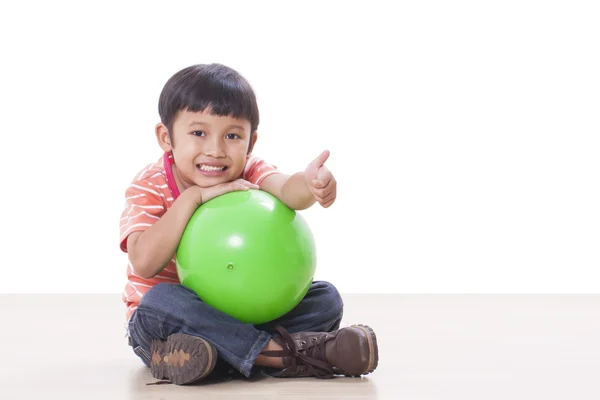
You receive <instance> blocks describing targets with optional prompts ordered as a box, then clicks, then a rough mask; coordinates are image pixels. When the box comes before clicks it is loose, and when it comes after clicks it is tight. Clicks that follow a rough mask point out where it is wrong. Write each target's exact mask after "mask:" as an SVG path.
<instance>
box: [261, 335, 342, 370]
mask: <svg viewBox="0 0 600 400" xmlns="http://www.w3.org/2000/svg"><path fill="white" fill-rule="evenodd" d="M275 331H276V332H277V333H279V335H280V337H281V340H282V343H280V345H281V347H283V350H282V351H276V350H274V351H269V352H264V353H263V354H264V355H272V356H276V357H288V356H289V357H290V358H291V366H290V367H289V368H290V369H291V371H292V373H295V372H296V371H297V370H298V367H299V366H301V365H303V366H306V367H307V368H308V370H309V371H310V373H311V374H313V375H314V376H315V377H317V378H321V379H325V378H333V376H334V374H335V371H334V370H333V367H332V366H330V365H329V364H327V363H326V362H325V361H323V360H325V343H327V341H328V340H324V336H323V337H321V338H319V339H317V340H316V341H313V342H312V343H311V344H310V346H309V347H308V348H307V349H306V351H305V353H306V354H302V353H301V352H300V351H298V349H297V348H296V344H295V343H294V339H292V336H291V335H290V334H289V333H288V331H286V330H285V329H284V328H283V327H282V326H276V327H275Z"/></svg>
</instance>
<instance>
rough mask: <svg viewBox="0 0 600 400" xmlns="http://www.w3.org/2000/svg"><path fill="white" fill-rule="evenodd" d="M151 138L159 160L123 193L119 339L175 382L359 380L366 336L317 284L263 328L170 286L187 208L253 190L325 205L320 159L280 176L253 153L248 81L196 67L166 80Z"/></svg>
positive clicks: (328, 186) (371, 362)
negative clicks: (228, 371) (261, 377)
mask: <svg viewBox="0 0 600 400" xmlns="http://www.w3.org/2000/svg"><path fill="white" fill-rule="evenodd" d="M159 114H160V118H161V122H160V123H159V124H158V125H157V126H156V138H157V140H158V144H159V145H160V147H161V149H162V150H163V152H164V154H163V156H162V157H161V158H160V159H159V160H158V161H156V162H155V163H153V164H150V165H148V166H147V167H146V168H144V169H143V170H141V171H140V173H139V174H138V175H137V176H136V177H135V178H134V179H133V181H132V183H131V185H130V186H129V188H128V189H127V190H126V196H125V197H126V207H125V210H124V211H123V214H122V215H121V222H120V247H121V249H122V250H123V251H125V252H127V253H128V259H129V264H128V267H127V278H128V282H127V285H126V287H125V291H124V294H123V300H124V302H125V303H126V305H127V313H126V316H127V318H128V323H127V327H128V332H129V343H130V345H131V346H132V347H133V351H134V352H135V354H137V355H138V356H139V357H140V358H141V359H142V361H143V362H144V364H146V365H147V366H149V367H150V369H151V372H152V375H153V376H154V377H155V378H157V379H164V380H167V381H169V382H172V383H174V384H187V383H192V382H196V381H198V380H200V379H203V378H205V377H207V376H208V375H209V374H211V373H212V372H213V370H214V372H215V373H216V371H217V370H220V368H217V369H216V370H215V366H217V365H219V366H220V367H222V366H224V367H230V366H231V367H232V368H233V369H234V370H237V371H239V373H241V374H242V375H243V376H245V377H249V376H251V375H252V374H253V373H254V372H255V371H256V370H257V369H258V368H259V367H263V370H264V371H265V372H266V373H268V374H270V375H272V376H278V377H297V376H315V377H318V378H331V377H333V376H334V375H335V374H345V375H349V376H360V375H362V374H368V373H370V372H372V371H373V370H374V369H375V368H376V366H377V362H378V349H377V340H376V337H375V333H374V332H373V330H372V329H371V328H369V327H367V326H363V325H356V326H351V327H346V328H342V329H339V325H340V321H341V318H342V313H343V310H342V308H343V304H342V299H341V297H340V295H339V293H338V291H337V290H336V288H335V287H334V286H333V285H331V284H330V283H328V282H322V281H321V282H313V284H312V286H311V288H310V290H309V291H308V293H307V294H306V296H305V297H304V299H303V300H302V301H301V302H300V304H299V305H298V306H296V307H295V308H294V309H293V310H292V311H290V312H289V313H288V314H286V315H284V316H283V317H281V318H278V319H277V320H275V321H272V322H270V323H267V324H262V325H257V326H254V325H252V324H244V323H242V322H240V321H238V320H236V319H234V318H232V317H230V316H228V315H226V314H224V313H222V312H220V311H218V310H216V309H214V308H212V307H210V306H208V305H206V304H204V303H203V302H202V299H200V298H198V296H196V294H195V293H194V292H193V291H191V290H189V289H187V288H185V287H184V286H182V285H180V284H179V279H178V277H177V272H176V267H175V253H176V250H177V246H178V243H179V240H180V239H181V235H182V234H183V231H184V229H185V227H186V225H187V223H188V221H189V218H190V217H191V216H192V214H193V213H194V211H195V210H196V209H197V208H198V207H199V206H200V205H201V204H203V203H205V202H207V201H209V200H210V199H212V198H214V197H217V196H220V195H222V194H225V193H227V192H230V191H234V190H248V189H260V190H264V191H266V192H269V193H271V194H272V195H274V196H276V197H277V198H279V199H280V200H281V201H282V202H283V203H285V204H286V205H287V206H288V207H290V208H292V209H295V210H303V209H306V208H308V207H310V206H312V205H313V204H314V203H315V202H318V203H319V204H320V205H321V206H323V207H329V206H330V205H331V204H333V202H334V201H335V198H336V180H335V178H334V177H333V175H332V173H331V171H329V169H328V168H327V167H326V166H325V165H324V163H325V161H326V160H327V158H328V156H329V153H328V152H327V151H324V152H323V153H322V154H321V155H319V157H317V158H316V159H315V160H314V161H312V162H311V163H310V164H309V165H308V167H307V168H306V170H305V171H302V172H298V173H296V174H294V175H291V176H288V175H285V174H283V173H281V172H279V171H278V170H277V169H276V167H274V166H273V165H270V164H268V163H266V162H265V161H263V160H261V159H259V158H256V157H254V156H252V149H253V148H254V145H255V144H256V140H257V132H256V131H257V128H258V123H259V113H258V107H257V104H256V98H255V95H254V92H253V90H252V88H251V86H250V84H249V83H248V82H247V81H246V80H245V79H244V78H243V77H242V76H240V75H239V74H238V73H237V72H236V71H234V70H232V69H231V68H228V67H226V66H223V65H219V64H211V65H195V66H191V67H188V68H185V69H183V70H181V71H179V72H178V73H176V74H175V75H173V76H172V77H171V78H170V79H169V80H168V81H167V83H166V84H165V86H164V88H163V90H162V92H161V95H160V99H159Z"/></svg>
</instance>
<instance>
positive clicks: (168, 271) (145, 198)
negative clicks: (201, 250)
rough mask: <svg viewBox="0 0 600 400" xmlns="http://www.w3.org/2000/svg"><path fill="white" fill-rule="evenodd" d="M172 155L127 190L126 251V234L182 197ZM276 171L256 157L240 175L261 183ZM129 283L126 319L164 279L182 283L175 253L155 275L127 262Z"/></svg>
mask: <svg viewBox="0 0 600 400" xmlns="http://www.w3.org/2000/svg"><path fill="white" fill-rule="evenodd" d="M171 164H172V158H171V157H170V155H169V153H165V154H164V155H163V156H162V157H161V158H160V159H159V160H157V161H156V162H154V163H151V164H148V165H147V166H146V167H145V168H144V169H142V170H141V171H140V172H139V173H138V174H137V175H136V177H135V178H134V179H133V180H132V182H131V184H130V185H129V187H128V188H127V190H126V191H125V209H124V210H123V212H122V214H121V221H120V247H121V250H122V251H124V252H127V237H128V236H129V234H131V233H132V232H138V231H144V230H146V229H148V227H150V226H152V224H154V223H155V222H156V221H158V219H159V218H160V217H161V216H162V215H163V214H164V213H165V212H166V211H167V209H168V208H169V207H171V205H172V204H173V202H174V201H175V199H177V197H178V196H179V190H178V188H177V185H176V183H175V179H174V178H173V172H172V170H171ZM273 173H277V167H275V166H274V165H271V164H268V163H267V162H265V161H264V160H262V159H260V158H257V157H254V156H252V157H250V158H249V159H248V161H247V163H246V166H245V168H244V171H243V173H242V176H241V178H243V179H245V180H247V181H249V182H252V183H255V184H257V185H259V184H260V183H261V182H262V180H263V179H265V178H266V177H267V176H269V175H271V174H273ZM126 276H127V283H126V285H125V290H124V291H123V294H122V299H123V301H124V302H125V305H126V317H127V320H129V318H131V315H132V314H133V312H134V311H135V309H136V308H137V306H138V305H139V303H140V299H141V298H142V296H143V295H144V294H145V293H146V292H147V291H148V290H149V289H150V288H151V287H152V286H154V285H156V284H158V283H161V282H171V283H179V278H178V276H177V269H176V266H175V255H173V259H172V260H171V261H170V262H169V264H168V265H167V266H166V267H165V268H164V269H163V270H162V271H160V272H159V273H158V274H157V275H156V276H154V277H152V278H150V279H144V278H142V277H140V276H139V275H136V274H135V272H133V267H132V266H131V262H128V263H127V272H126Z"/></svg>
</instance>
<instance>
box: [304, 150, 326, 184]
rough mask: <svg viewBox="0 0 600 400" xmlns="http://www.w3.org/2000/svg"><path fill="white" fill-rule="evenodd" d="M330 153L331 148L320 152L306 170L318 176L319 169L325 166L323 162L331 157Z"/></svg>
mask: <svg viewBox="0 0 600 400" xmlns="http://www.w3.org/2000/svg"><path fill="white" fill-rule="evenodd" d="M329 154H330V153H329V150H323V152H322V153H321V154H319V157H317V158H315V159H314V160H313V161H312V162H311V163H310V164H308V168H306V171H307V172H308V173H310V174H311V175H314V176H315V177H316V176H317V171H318V170H319V168H321V167H322V166H323V164H325V161H327V159H328V158H329Z"/></svg>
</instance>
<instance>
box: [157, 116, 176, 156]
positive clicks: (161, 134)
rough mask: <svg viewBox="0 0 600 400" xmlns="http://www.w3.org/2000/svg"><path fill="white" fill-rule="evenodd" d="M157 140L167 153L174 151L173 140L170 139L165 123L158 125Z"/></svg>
mask: <svg viewBox="0 0 600 400" xmlns="http://www.w3.org/2000/svg"><path fill="white" fill-rule="evenodd" d="M156 140H157V141H158V145H159V146H160V148H161V149H163V151H165V152H166V153H168V152H170V151H171V150H172V149H173V145H172V144H171V138H170V137H169V130H168V129H167V127H166V126H165V125H164V124H163V123H159V124H157V125H156Z"/></svg>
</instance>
